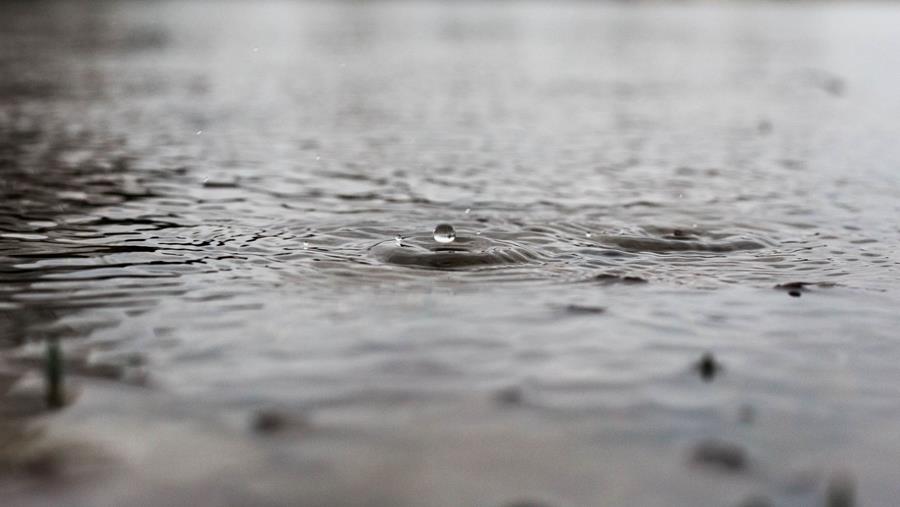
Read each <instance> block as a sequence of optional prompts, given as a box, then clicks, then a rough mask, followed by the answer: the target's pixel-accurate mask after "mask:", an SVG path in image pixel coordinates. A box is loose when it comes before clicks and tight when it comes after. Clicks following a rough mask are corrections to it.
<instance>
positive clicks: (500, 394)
mask: <svg viewBox="0 0 900 507" xmlns="http://www.w3.org/2000/svg"><path fill="white" fill-rule="evenodd" d="M494 401H495V402H497V404H498V405H501V406H507V407H516V406H519V405H522V403H524V402H525V393H524V392H523V391H522V388H521V387H519V386H509V387H504V388H502V389H499V390H497V392H495V393H494Z"/></svg>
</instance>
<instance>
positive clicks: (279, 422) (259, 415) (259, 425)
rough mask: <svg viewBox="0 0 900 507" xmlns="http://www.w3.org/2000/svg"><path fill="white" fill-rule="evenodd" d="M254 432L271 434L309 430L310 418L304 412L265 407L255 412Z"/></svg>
mask: <svg viewBox="0 0 900 507" xmlns="http://www.w3.org/2000/svg"><path fill="white" fill-rule="evenodd" d="M250 425H251V428H252V429H253V431H254V432H256V433H258V434H261V435H271V434H275V433H283V432H287V431H291V430H294V431H307V430H309V429H310V422H309V419H308V418H307V417H306V416H305V415H303V414H292V413H288V412H284V411H280V410H275V409H263V410H259V411H257V412H256V413H255V414H253V417H252V419H251V422H250Z"/></svg>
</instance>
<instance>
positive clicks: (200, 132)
mask: <svg viewBox="0 0 900 507" xmlns="http://www.w3.org/2000/svg"><path fill="white" fill-rule="evenodd" d="M202 133H203V131H202V130H198V131H197V133H196V134H194V135H197V136H199V135H200V134H202Z"/></svg>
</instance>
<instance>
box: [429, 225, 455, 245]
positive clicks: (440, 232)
mask: <svg viewBox="0 0 900 507" xmlns="http://www.w3.org/2000/svg"><path fill="white" fill-rule="evenodd" d="M455 239H456V231H455V230H453V226H452V225H450V224H438V226H437V227H435V228H434V240H435V241H437V242H438V243H453V240H455Z"/></svg>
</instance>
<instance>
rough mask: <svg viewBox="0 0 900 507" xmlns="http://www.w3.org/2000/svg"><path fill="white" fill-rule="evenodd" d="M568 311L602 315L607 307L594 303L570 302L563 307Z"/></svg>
mask: <svg viewBox="0 0 900 507" xmlns="http://www.w3.org/2000/svg"><path fill="white" fill-rule="evenodd" d="M563 309H564V310H565V312H566V313H569V314H572V315H602V314H604V313H606V308H604V307H602V306H594V305H579V304H569V305H566V306H564V307H563Z"/></svg>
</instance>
